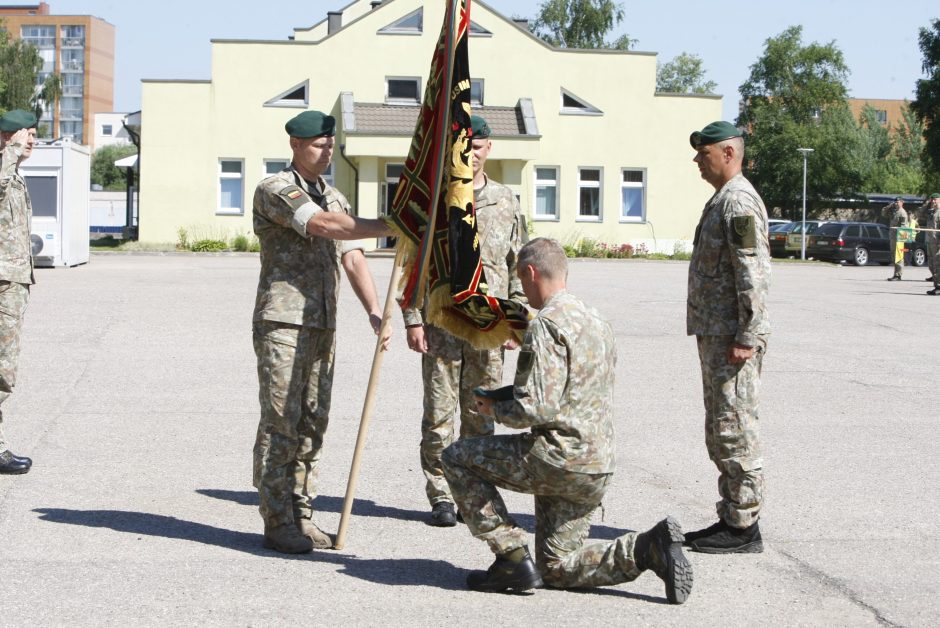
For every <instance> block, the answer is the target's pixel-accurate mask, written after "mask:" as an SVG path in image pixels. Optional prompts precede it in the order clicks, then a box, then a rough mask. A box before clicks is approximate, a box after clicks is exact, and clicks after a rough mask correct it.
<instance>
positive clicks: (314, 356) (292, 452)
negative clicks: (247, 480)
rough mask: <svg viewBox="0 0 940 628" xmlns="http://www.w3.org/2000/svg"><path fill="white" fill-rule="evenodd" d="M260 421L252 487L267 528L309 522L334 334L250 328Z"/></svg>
mask: <svg viewBox="0 0 940 628" xmlns="http://www.w3.org/2000/svg"><path fill="white" fill-rule="evenodd" d="M253 335H254V346H255V355H256V356H257V357H258V385H259V389H260V392H259V395H258V397H259V401H260V402H261V421H260V422H259V423H258V435H257V438H256V440H255V447H254V485H255V487H256V488H257V489H258V494H259V496H260V500H261V508H260V509H261V516H262V518H264V521H265V523H267V524H268V525H271V526H277V525H283V524H287V523H291V522H293V521H294V520H295V519H297V518H300V517H304V518H310V517H311V515H312V512H313V506H312V504H313V499H314V497H316V479H317V466H318V465H319V462H320V454H321V451H322V449H323V436H324V435H325V434H326V428H327V425H328V423H329V415H330V393H331V390H332V387H333V355H334V351H335V344H336V342H335V333H334V331H333V330H330V329H315V328H311V327H300V326H297V325H287V324H284V323H276V322H272V321H261V322H256V323H255V325H254V334H253Z"/></svg>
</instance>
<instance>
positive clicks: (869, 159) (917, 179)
mask: <svg viewBox="0 0 940 628" xmlns="http://www.w3.org/2000/svg"><path fill="white" fill-rule="evenodd" d="M893 131H894V133H893V134H892V133H891V131H890V130H889V129H888V128H887V127H886V126H884V125H882V124H881V123H880V122H879V121H878V117H877V114H876V112H875V108H874V107H872V106H870V105H866V106H865V107H864V108H863V109H862V114H861V116H860V119H859V134H860V136H861V147H862V157H863V159H864V161H863V163H862V174H863V183H862V188H861V191H863V192H866V193H872V192H885V193H889V194H910V193H912V192H919V191H922V190H923V188H924V173H923V165H922V163H921V154H922V153H923V139H922V133H923V127H922V126H921V125H920V123H918V122H917V120H916V118H914V116H913V114H912V113H911V112H910V109H909V108H908V107H905V108H904V109H903V110H902V119H901V122H899V123H898V124H897V125H896V126H895V128H894V129H893Z"/></svg>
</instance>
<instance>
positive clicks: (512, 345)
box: [503, 336, 519, 351]
mask: <svg viewBox="0 0 940 628" xmlns="http://www.w3.org/2000/svg"><path fill="white" fill-rule="evenodd" d="M518 348H519V341H518V340H516V338H515V336H513V337H512V338H510V339H509V340H507V341H506V342H504V343H503V349H506V350H507V351H512V350H514V349H518Z"/></svg>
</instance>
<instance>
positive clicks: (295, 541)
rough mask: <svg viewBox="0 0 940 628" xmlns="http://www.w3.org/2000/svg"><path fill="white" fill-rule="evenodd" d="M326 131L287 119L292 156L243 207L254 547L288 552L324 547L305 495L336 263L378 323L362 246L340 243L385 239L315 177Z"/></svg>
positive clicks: (322, 395) (320, 419)
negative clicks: (248, 237)
mask: <svg viewBox="0 0 940 628" xmlns="http://www.w3.org/2000/svg"><path fill="white" fill-rule="evenodd" d="M335 126H336V121H335V120H334V118H333V117H332V116H329V115H326V114H324V113H322V112H320V111H305V112H303V113H301V114H299V115H297V116H295V117H294V118H292V119H291V120H290V121H288V122H287V124H286V125H285V130H286V131H287V134H288V136H289V137H290V147H291V151H292V153H293V159H292V161H291V164H290V166H289V167H287V168H286V169H284V170H282V171H281V172H279V173H277V174H274V175H272V176H270V177H268V178H267V179H265V180H263V181H262V182H261V183H259V184H258V187H257V189H256V190H255V196H254V204H253V210H252V214H253V226H254V232H255V233H256V234H257V236H258V240H259V242H260V245H261V272H260V276H259V280H258V295H257V300H256V303H255V310H254V317H253V341H254V348H255V355H256V356H257V359H258V384H259V400H260V403H261V419H260V421H259V424H258V433H257V437H256V440H255V446H254V485H255V487H256V488H257V489H258V494H259V497H260V502H261V504H260V511H261V516H262V518H263V519H264V547H266V548H268V549H273V550H275V551H278V552H284V553H291V554H296V553H303V552H309V551H311V550H312V549H314V548H316V549H324V548H329V547H332V545H333V540H332V539H331V538H330V536H328V535H327V534H325V533H324V532H323V531H322V530H320V528H319V527H318V526H317V525H316V523H314V521H313V499H314V497H316V479H317V467H318V464H319V460H320V454H321V450H322V447H323V437H324V435H325V433H326V429H327V425H328V423H329V412H330V395H331V392H332V388H333V360H334V353H335V348H336V340H335V332H336V306H337V299H338V296H339V284H340V272H339V269H340V266H342V268H343V270H344V271H345V272H346V276H347V277H348V278H349V282H350V284H351V285H352V288H353V291H354V292H355V293H356V296H357V297H358V299H359V301H360V302H361V303H362V306H363V307H364V308H365V310H366V313H367V314H368V317H369V322H370V324H371V325H372V328H373V330H374V331H375V332H376V333H378V331H379V328H380V326H381V322H382V313H381V310H380V308H379V305H378V299H377V295H376V291H375V284H374V282H373V280H372V275H371V273H370V272H369V268H368V266H367V265H366V259H365V256H364V255H363V252H362V247H361V246H356V245H355V243H348V242H347V243H344V242H342V241H346V240H357V239H360V238H373V237H382V236H390V235H392V230H391V229H390V228H389V227H388V226H387V225H386V223H385V222H383V221H381V220H375V219H364V218H357V217H354V216H352V215H351V207H350V205H349V203H348V202H347V201H346V199H345V198H344V197H343V195H342V194H340V193H339V192H338V191H337V190H336V189H334V188H333V187H331V186H330V185H328V184H327V183H326V181H325V180H324V179H323V177H322V176H321V175H322V174H323V172H325V171H326V169H327V168H328V167H329V165H330V161H331V159H332V156H333V147H334V144H335V140H334V133H335ZM387 346H388V338H387V337H386V338H383V348H387Z"/></svg>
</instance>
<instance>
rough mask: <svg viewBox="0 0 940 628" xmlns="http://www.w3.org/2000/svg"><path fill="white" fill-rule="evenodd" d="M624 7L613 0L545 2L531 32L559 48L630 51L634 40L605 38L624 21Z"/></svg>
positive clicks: (553, 0) (552, 0)
mask: <svg viewBox="0 0 940 628" xmlns="http://www.w3.org/2000/svg"><path fill="white" fill-rule="evenodd" d="M623 15H624V12H623V4H620V3H617V2H614V0H545V2H543V3H542V4H541V5H540V6H539V15H538V17H537V18H536V19H535V21H534V22H533V24H532V32H534V33H535V34H536V35H537V36H538V37H540V38H541V39H543V40H544V41H546V42H548V43H550V44H551V45H553V46H557V47H559V48H613V49H615V50H629V49H630V48H632V47H633V45H634V44H636V40H635V39H631V38H630V37H629V36H628V35H621V36H620V37H618V38H617V39H615V40H613V41H607V40H606V39H605V38H606V37H607V34H608V33H609V32H610V31H611V30H613V28H614V27H615V26H617V25H618V24H620V22H622V21H623Z"/></svg>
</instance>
